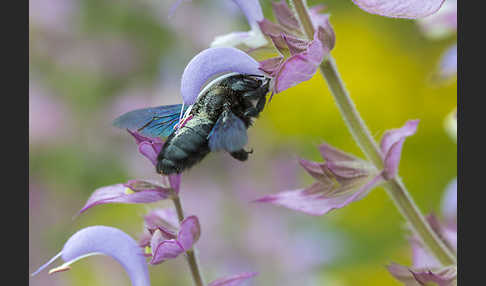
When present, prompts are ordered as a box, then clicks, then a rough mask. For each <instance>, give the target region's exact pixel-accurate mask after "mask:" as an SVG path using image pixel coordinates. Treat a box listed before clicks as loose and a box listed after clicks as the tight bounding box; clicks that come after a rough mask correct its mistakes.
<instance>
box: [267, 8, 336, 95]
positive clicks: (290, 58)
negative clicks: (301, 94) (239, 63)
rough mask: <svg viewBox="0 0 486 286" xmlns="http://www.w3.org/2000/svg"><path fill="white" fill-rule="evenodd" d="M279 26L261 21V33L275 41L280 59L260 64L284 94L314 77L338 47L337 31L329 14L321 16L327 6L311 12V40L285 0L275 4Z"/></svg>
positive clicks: (278, 89)
mask: <svg viewBox="0 0 486 286" xmlns="http://www.w3.org/2000/svg"><path fill="white" fill-rule="evenodd" d="M272 7H273V13H274V15H275V18H276V19H277V23H272V22H270V21H268V20H267V19H263V20H262V21H260V22H258V24H259V26H260V29H261V31H262V32H263V34H264V35H265V36H267V37H268V38H269V39H271V42H272V43H273V46H274V47H275V49H276V50H277V52H278V54H279V55H278V56H277V57H273V58H269V59H266V60H263V61H261V62H260V69H261V70H262V71H264V72H265V73H266V74H268V75H270V76H271V77H272V78H273V79H274V84H273V86H274V91H275V93H280V92H282V91H283V90H285V89H288V88H290V87H293V86H295V85H297V84H299V83H301V82H303V81H307V80H309V79H311V78H312V76H313V75H314V74H315V73H316V71H317V68H318V67H319V65H320V63H321V62H322V61H323V60H324V58H325V57H326V56H327V55H328V54H329V52H330V51H331V50H332V49H333V48H334V45H335V34H334V30H333V28H332V26H331V24H330V22H329V15H328V14H321V13H319V12H320V11H321V10H322V8H323V6H315V7H311V8H310V9H309V14H310V17H311V21H312V24H313V26H314V29H315V33H314V37H313V39H312V40H308V39H307V38H306V36H305V35H304V33H303V32H302V29H301V27H300V24H299V21H298V20H297V18H296V17H295V15H294V12H293V11H292V10H291V9H290V8H289V6H288V5H287V3H286V2H285V1H281V2H272Z"/></svg>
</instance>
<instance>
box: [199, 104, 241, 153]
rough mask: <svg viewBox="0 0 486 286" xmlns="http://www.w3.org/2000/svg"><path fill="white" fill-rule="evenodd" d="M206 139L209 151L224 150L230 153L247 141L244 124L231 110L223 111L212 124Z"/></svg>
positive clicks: (239, 148)
mask: <svg viewBox="0 0 486 286" xmlns="http://www.w3.org/2000/svg"><path fill="white" fill-rule="evenodd" d="M208 139H209V148H210V149H211V151H219V150H226V151H228V152H230V153H231V152H235V151H238V150H241V149H242V148H243V147H244V146H245V145H246V143H247V142H248V136H247V134H246V125H245V123H244V122H243V121H242V120H241V119H240V118H238V116H236V115H234V114H233V113H232V112H231V111H225V112H223V114H222V115H221V116H220V117H219V119H218V121H216V124H214V127H213V130H211V133H209V135H208Z"/></svg>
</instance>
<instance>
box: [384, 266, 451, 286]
mask: <svg viewBox="0 0 486 286" xmlns="http://www.w3.org/2000/svg"><path fill="white" fill-rule="evenodd" d="M387 268H388V271H390V273H391V274H392V275H393V276H394V277H395V278H396V279H397V280H399V281H401V282H403V284H404V285H406V286H420V285H438V286H453V285H457V279H456V276H457V268H456V267H455V266H448V267H443V268H435V269H426V270H424V269H415V268H408V267H405V266H402V265H399V264H396V263H392V264H390V265H389V266H388V267H387Z"/></svg>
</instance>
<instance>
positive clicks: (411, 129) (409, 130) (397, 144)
mask: <svg viewBox="0 0 486 286" xmlns="http://www.w3.org/2000/svg"><path fill="white" fill-rule="evenodd" d="M418 123H419V121H418V120H410V121H407V123H405V125H404V126H403V127H402V128H399V129H392V130H389V131H387V132H386V133H385V135H383V138H382V139H381V146H380V147H381V152H382V154H383V160H384V163H385V169H384V172H383V176H384V177H385V179H390V178H393V177H395V176H396V174H397V172H398V165H399V163H400V157H401V154H402V146H403V143H404V142H405V138H406V137H408V136H411V135H413V134H415V132H416V131H417V126H418Z"/></svg>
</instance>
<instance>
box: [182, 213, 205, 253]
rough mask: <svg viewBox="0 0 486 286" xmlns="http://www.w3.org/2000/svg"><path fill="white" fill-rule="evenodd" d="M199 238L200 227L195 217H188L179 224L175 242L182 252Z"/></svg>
mask: <svg viewBox="0 0 486 286" xmlns="http://www.w3.org/2000/svg"><path fill="white" fill-rule="evenodd" d="M200 236H201V226H200V225H199V220H198V219H197V217H196V216H188V217H186V218H185V219H184V220H183V221H182V223H181V229H180V230H179V234H178V235H177V241H178V242H179V243H180V245H181V246H182V248H183V249H184V250H186V251H187V250H189V249H191V248H192V245H193V244H194V243H196V241H198V240H199V237H200Z"/></svg>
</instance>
